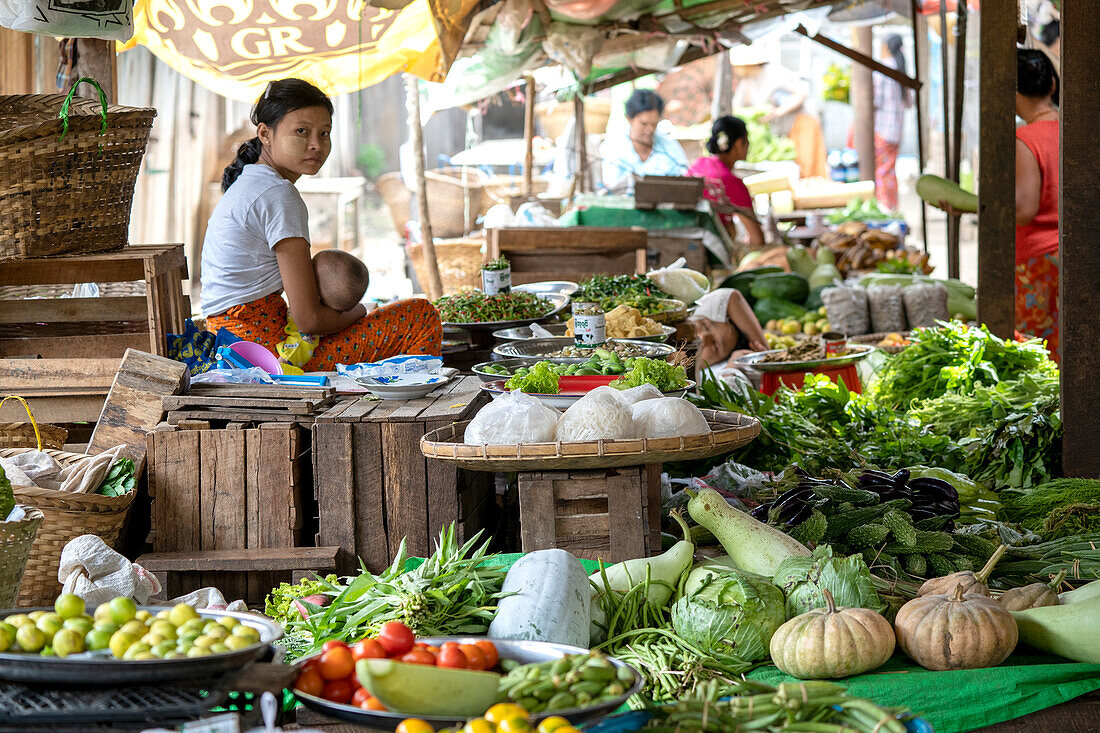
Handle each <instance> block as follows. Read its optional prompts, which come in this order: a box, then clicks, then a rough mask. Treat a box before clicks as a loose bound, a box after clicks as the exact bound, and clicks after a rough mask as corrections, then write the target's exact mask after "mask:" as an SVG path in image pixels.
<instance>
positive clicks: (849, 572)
mask: <svg viewBox="0 0 1100 733" xmlns="http://www.w3.org/2000/svg"><path fill="white" fill-rule="evenodd" d="M772 582H773V583H775V584H776V585H777V586H779V588H780V589H781V590H782V591H783V593H784V594H785V595H786V597H787V616H788V617H789V618H793V617H795V616H797V615H798V614H800V613H805V612H806V611H811V610H813V609H815V608H823V607H824V606H825V594H824V593H822V590H824V589H828V590H829V592H830V593H832V594H833V599H834V600H835V601H836V605H837V606H838V607H842V608H870V609H871V610H872V611H877V612H878V613H882V612H883V611H885V610H886V604H885V603H883V602H882V598H880V597H879V594H878V591H876V590H875V585H874V582H873V581H872V580H871V571H870V569H868V567H867V563H865V562H864V561H863V557H862V556H860V555H850V556H849V557H833V549H832V548H831V547H829V546H828V545H821V546H819V547H818V548H817V549H816V550H814V554H813V557H789V558H787V559H786V560H784V561H783V562H782V563H780V565H779V567H778V568H777V569H776V571H775V577H774V578H772Z"/></svg>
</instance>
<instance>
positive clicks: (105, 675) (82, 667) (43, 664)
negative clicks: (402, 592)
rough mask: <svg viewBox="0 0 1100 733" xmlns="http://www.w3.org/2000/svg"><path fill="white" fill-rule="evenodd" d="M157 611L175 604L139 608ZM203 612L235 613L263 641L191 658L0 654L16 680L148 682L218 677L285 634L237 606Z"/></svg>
mask: <svg viewBox="0 0 1100 733" xmlns="http://www.w3.org/2000/svg"><path fill="white" fill-rule="evenodd" d="M141 609H143V610H146V611H149V612H150V613H153V614H156V613H157V612H158V611H170V610H172V607H171V606H141V607H139V610H141ZM32 611H53V609H52V608H12V609H8V610H5V611H0V618H7V617H8V616H14V615H16V614H20V613H31V612H32ZM198 613H199V616H202V617H204V618H211V619H218V618H221V617H222V616H229V617H231V618H235V619H237V620H238V621H240V622H241V623H242V624H244V625H246V626H251V627H252V628H254V629H256V630H257V631H259V632H260V641H259V642H257V643H256V644H251V645H249V646H246V647H244V648H242V649H235V650H233V651H228V652H222V653H221V654H211V655H210V656H208V657H190V658H187V659H146V660H122V659H115V658H114V657H112V656H111V655H110V653H108V654H107V655H106V656H103V655H102V654H100V653H98V652H87V653H84V654H79V655H72V656H69V657H64V658H62V657H42V656H39V655H37V654H13V653H11V652H4V653H0V679H3V680H8V681H10V682H25V683H30V684H49V685H54V686H57V685H62V684H66V685H81V686H108V685H112V686H113V685H122V684H147V683H153V682H167V681H171V680H195V679H210V680H213V679H214V678H215V677H217V676H218V675H219V674H221V673H223V672H228V671H230V670H235V669H240V668H242V667H244V666H246V665H248V664H251V663H252V662H254V661H256V660H257V659H259V658H260V656H262V655H263V654H264V653H265V652H267V651H268V649H269V648H270V644H272V643H273V642H275V641H278V640H279V639H281V638H282V637H283V627H282V626H280V625H279V624H277V623H275V622H274V621H271V620H270V619H267V618H264V617H262V616H257V615H255V614H252V613H239V612H236V611H199V612H198Z"/></svg>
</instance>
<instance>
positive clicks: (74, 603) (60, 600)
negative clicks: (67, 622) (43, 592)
mask: <svg viewBox="0 0 1100 733" xmlns="http://www.w3.org/2000/svg"><path fill="white" fill-rule="evenodd" d="M53 610H54V611H56V612H57V615H58V616H60V617H61V618H63V619H66V618H76V617H77V616H82V615H84V599H83V598H81V597H80V596H78V595H76V594H75V593H62V594H61V595H59V596H58V597H57V600H56V601H54V602H53Z"/></svg>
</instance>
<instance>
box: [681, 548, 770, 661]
mask: <svg viewBox="0 0 1100 733" xmlns="http://www.w3.org/2000/svg"><path fill="white" fill-rule="evenodd" d="M785 620H786V616H785V615H784V612H783V593H782V592H780V590H779V589H778V588H776V587H775V586H774V585H772V584H771V583H769V582H768V579H767V578H765V577H762V576H760V575H756V574H755V573H749V572H746V571H744V570H733V569H731V568H727V567H725V566H722V565H703V566H700V567H697V568H695V569H694V570H692V571H691V573H690V574H688V577H687V581H686V583H685V585H684V594H683V595H682V596H681V597H680V599H679V600H678V601H676V603H675V605H673V607H672V628H673V629H674V630H675V631H676V633H677V634H678V635H679V636H680V637H681V638H682V639H684V640H686V641H688V642H691V643H692V644H695V645H696V646H698V647H699V648H700V649H702V650H703V651H711V650H715V651H721V652H722V653H724V654H732V655H734V656H736V657H738V658H740V659H743V660H744V661H746V662H751V661H755V660H757V659H764V658H765V657H767V656H768V644H769V643H770V642H771V639H772V634H774V633H775V630H776V629H778V628H779V627H780V626H781V625H782V624H783V622H784V621H785Z"/></svg>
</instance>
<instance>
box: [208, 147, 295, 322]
mask: <svg viewBox="0 0 1100 733" xmlns="http://www.w3.org/2000/svg"><path fill="white" fill-rule="evenodd" d="M291 237H302V238H303V239H309V213H308V212H307V211H306V202H305V201H303V200H302V196H301V194H300V193H298V189H297V188H295V187H294V184H293V183H291V182H290V181H288V180H287V179H285V178H283V177H282V176H280V175H279V174H278V173H276V172H275V170H274V169H273V168H269V167H268V166H266V165H261V164H258V163H257V164H252V165H246V166H245V167H244V170H243V171H241V175H240V176H239V177H238V178H237V180H236V181H234V182H233V185H232V186H230V187H229V190H227V191H226V192H225V194H224V195H223V196H222V197H221V200H220V201H218V205H217V206H215V207H214V213H213V214H211V215H210V222H209V223H208V224H207V226H206V239H205V240H203V245H202V312H203V315H206V316H213V315H218V314H220V313H224V312H225V311H226V310H228V309H229V308H232V307H233V306H235V305H243V304H244V303H249V302H251V301H253V300H256V299H257V298H262V297H263V296H265V295H270V294H271V293H275V292H278V291H279V290H282V287H283V279H282V278H281V277H280V276H279V263H278V261H277V260H276V259H275V251H274V249H273V248H274V247H275V245H276V244H278V243H279V242H281V241H283V240H284V239H289V238H291Z"/></svg>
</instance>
